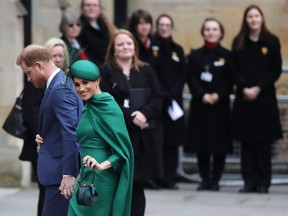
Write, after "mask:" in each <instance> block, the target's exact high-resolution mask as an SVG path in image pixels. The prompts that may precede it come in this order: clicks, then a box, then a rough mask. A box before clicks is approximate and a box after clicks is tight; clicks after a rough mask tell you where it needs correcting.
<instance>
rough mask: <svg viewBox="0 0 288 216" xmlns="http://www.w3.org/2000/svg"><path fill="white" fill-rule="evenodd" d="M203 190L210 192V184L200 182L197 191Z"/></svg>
mask: <svg viewBox="0 0 288 216" xmlns="http://www.w3.org/2000/svg"><path fill="white" fill-rule="evenodd" d="M203 190H210V184H209V183H208V182H201V183H200V184H199V186H198V187H197V191H203Z"/></svg>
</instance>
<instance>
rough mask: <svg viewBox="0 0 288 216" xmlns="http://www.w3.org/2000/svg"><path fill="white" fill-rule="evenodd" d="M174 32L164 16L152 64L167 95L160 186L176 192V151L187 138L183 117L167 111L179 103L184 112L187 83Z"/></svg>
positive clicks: (159, 24)
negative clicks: (162, 174) (185, 82)
mask: <svg viewBox="0 0 288 216" xmlns="http://www.w3.org/2000/svg"><path fill="white" fill-rule="evenodd" d="M173 28H174V21H173V19H172V17H171V16H170V15H168V14H162V15H160V16H159V17H158V18H157V20H156V33H155V35H154V37H153V41H154V45H153V46H152V52H153V55H154V60H153V61H154V62H153V63H152V64H151V65H152V67H153V68H154V69H155V72H156V75H157V77H158V80H159V83H160V86H161V91H162V94H163V95H164V104H163V107H162V119H163V134H164V136H163V141H164V145H163V152H164V154H163V156H164V178H163V180H162V181H161V182H160V184H161V186H162V187H164V188H167V189H177V186H176V176H177V172H176V170H177V166H178V151H177V150H178V146H179V145H183V144H184V139H183V138H184V137H185V136H184V131H185V126H184V117H183V116H182V117H180V118H178V119H173V120H172V119H171V117H170V116H169V114H168V108H169V107H171V105H172V104H173V103H174V104H175V103H177V104H178V105H179V106H180V107H181V108H182V109H183V104H182V91H183V86H184V80H185V57H184V51H183V48H182V47H181V46H180V45H179V44H177V43H176V42H175V41H174V40H173V38H172V31H173Z"/></svg>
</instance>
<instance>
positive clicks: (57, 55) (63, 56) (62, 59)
mask: <svg viewBox="0 0 288 216" xmlns="http://www.w3.org/2000/svg"><path fill="white" fill-rule="evenodd" d="M44 46H45V47H46V48H47V49H48V50H49V52H50V53H51V56H52V61H53V62H54V64H55V65H56V66H57V67H58V68H60V69H62V70H63V71H64V72H65V73H67V72H68V71H69V54H68V50H67V46H66V44H65V42H64V41H63V40H62V39H60V38H56V37H53V38H50V39H49V40H48V41H46V43H45V44H44Z"/></svg>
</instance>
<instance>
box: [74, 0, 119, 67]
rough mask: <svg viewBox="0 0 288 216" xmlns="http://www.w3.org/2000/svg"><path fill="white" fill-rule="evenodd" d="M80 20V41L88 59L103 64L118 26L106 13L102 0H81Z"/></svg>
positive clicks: (99, 64) (98, 64)
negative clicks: (110, 20)
mask: <svg viewBox="0 0 288 216" xmlns="http://www.w3.org/2000/svg"><path fill="white" fill-rule="evenodd" d="M80 21H81V26H82V31H81V33H80V35H79V42H80V43H81V44H82V45H83V49H84V51H85V54H86V55H87V57H88V59H89V60H90V61H93V62H94V63H95V64H96V65H97V66H101V65H102V64H103V63H104V58H105V54H106V50H107V47H108V44H109V42H110V39H111V37H112V35H113V34H114V32H115V29H116V28H115V26H114V25H113V24H112V23H111V22H109V20H108V19H107V18H106V16H105V15H104V13H103V11H102V5H101V1H100V0H89V1H87V0H82V1H81V16H80Z"/></svg>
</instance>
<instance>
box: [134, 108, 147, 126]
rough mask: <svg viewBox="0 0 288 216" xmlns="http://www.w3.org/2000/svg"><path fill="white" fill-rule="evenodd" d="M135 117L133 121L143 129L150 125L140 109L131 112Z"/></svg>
mask: <svg viewBox="0 0 288 216" xmlns="http://www.w3.org/2000/svg"><path fill="white" fill-rule="evenodd" d="M131 116H132V117H134V118H133V123H134V124H135V125H137V126H138V127H140V128H141V129H142V130H143V129H145V128H147V127H149V124H148V122H147V119H146V117H145V116H144V115H143V113H141V112H140V111H134V112H133V113H132V114H131Z"/></svg>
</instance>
